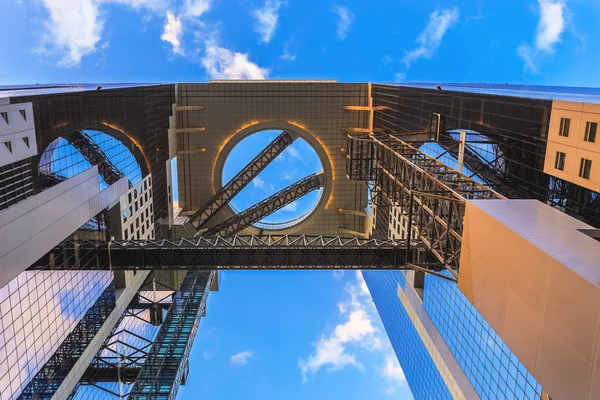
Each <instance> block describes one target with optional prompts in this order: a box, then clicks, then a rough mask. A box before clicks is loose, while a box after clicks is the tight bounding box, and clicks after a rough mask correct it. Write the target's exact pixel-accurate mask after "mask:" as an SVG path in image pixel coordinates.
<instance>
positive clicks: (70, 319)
mask: <svg viewBox="0 0 600 400" xmlns="http://www.w3.org/2000/svg"><path fill="white" fill-rule="evenodd" d="M111 281H112V275H111V273H110V272H108V271H56V272H53V271H25V272H22V273H21V274H20V275H19V276H17V277H16V278H15V279H13V280H12V281H10V282H9V283H8V285H5V286H3V287H1V288H0V398H1V399H2V400H6V399H11V400H12V399H15V398H17V397H18V396H19V395H20V394H21V391H22V390H23V388H24V387H25V386H26V385H27V384H28V383H29V381H30V380H31V379H32V378H33V377H34V376H35V374H36V373H37V372H38V371H39V369H40V368H41V367H42V366H43V365H44V364H45V363H46V362H47V361H48V359H49V358H50V357H51V356H52V354H54V352H55V351H56V349H57V348H58V346H59V345H60V344H61V343H62V341H63V340H64V338H65V337H66V336H67V335H68V334H69V333H70V332H71V331H72V330H73V328H74V327H75V326H76V325H77V323H78V322H79V320H80V319H81V318H82V317H83V316H84V315H85V313H86V312H87V310H88V309H89V307H90V306H91V305H92V304H94V302H95V301H96V300H97V299H98V297H99V296H100V294H101V293H102V292H103V291H104V289H105V288H106V287H107V286H108V285H109V284H110V282H111Z"/></svg>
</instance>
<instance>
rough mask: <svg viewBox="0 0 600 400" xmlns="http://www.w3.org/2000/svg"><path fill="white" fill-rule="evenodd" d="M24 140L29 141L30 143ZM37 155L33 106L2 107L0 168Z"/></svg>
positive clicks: (0, 119) (22, 104)
mask: <svg viewBox="0 0 600 400" xmlns="http://www.w3.org/2000/svg"><path fill="white" fill-rule="evenodd" d="M23 114H24V115H25V116H23ZM5 117H6V119H7V120H8V122H7V121H6V120H5ZM24 139H27V140H28V143H26V142H25V140H24ZM9 147H10V150H9ZM36 154H37V143H36V135H35V123H34V118H33V106H32V104H31V103H19V104H6V105H0V167H2V166H4V165H7V164H11V163H14V162H17V161H20V160H24V159H26V158H29V157H32V156H35V155H36Z"/></svg>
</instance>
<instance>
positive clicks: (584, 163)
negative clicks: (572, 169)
mask: <svg viewBox="0 0 600 400" xmlns="http://www.w3.org/2000/svg"><path fill="white" fill-rule="evenodd" d="M591 170H592V160H587V159H585V158H582V159H581V164H579V177H581V178H583V179H590V172H591Z"/></svg>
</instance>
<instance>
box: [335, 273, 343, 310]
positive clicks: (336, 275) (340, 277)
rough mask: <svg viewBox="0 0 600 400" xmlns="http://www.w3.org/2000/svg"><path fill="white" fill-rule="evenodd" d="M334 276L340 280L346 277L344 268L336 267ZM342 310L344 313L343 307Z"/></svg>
mask: <svg viewBox="0 0 600 400" xmlns="http://www.w3.org/2000/svg"><path fill="white" fill-rule="evenodd" d="M333 277H334V278H335V279H337V280H338V281H339V280H340V279H342V278H343V277H344V270H343V269H336V270H335V271H333ZM340 304H341V303H340ZM338 306H339V305H338ZM340 312H341V313H343V311H342V310H341V309H340Z"/></svg>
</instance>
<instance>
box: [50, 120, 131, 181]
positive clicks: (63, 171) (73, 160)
mask: <svg viewBox="0 0 600 400" xmlns="http://www.w3.org/2000/svg"><path fill="white" fill-rule="evenodd" d="M85 132H86V133H87V134H88V135H89V136H90V137H91V138H92V140H93V141H94V143H96V145H97V146H98V147H100V149H101V150H102V151H103V152H104V154H105V155H106V156H107V157H108V159H109V160H110V161H111V162H112V163H113V164H114V165H115V166H116V167H117V169H118V170H119V171H121V172H122V173H123V174H125V175H127V177H128V178H129V181H130V182H131V183H132V184H133V185H135V184H136V183H138V182H139V181H140V180H141V179H142V171H141V169H140V166H139V165H138V163H137V161H136V159H135V157H134V156H133V154H132V153H131V151H130V150H129V149H128V148H127V147H126V146H125V145H124V144H123V143H121V142H120V141H119V140H117V139H115V138H113V137H112V136H110V135H107V134H105V133H102V132H98V131H92V130H87V131H85ZM91 167H92V165H91V164H90V163H89V162H88V161H87V160H86V159H85V158H84V157H83V155H82V154H81V153H80V152H79V151H78V150H77V149H76V148H75V147H73V146H72V145H71V144H70V143H68V142H67V141H66V140H65V139H62V138H61V139H59V140H58V143H57V145H56V148H55V150H54V152H53V154H52V158H51V170H52V172H54V173H56V174H57V175H60V176H63V177H65V178H71V177H73V176H74V175H77V174H79V173H81V172H83V171H85V170H87V169H88V168H91ZM99 179H100V189H101V190H104V189H106V188H107V187H108V184H107V183H106V182H105V181H104V179H103V178H102V176H100V177H99Z"/></svg>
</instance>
